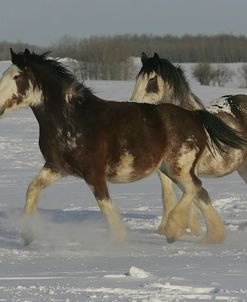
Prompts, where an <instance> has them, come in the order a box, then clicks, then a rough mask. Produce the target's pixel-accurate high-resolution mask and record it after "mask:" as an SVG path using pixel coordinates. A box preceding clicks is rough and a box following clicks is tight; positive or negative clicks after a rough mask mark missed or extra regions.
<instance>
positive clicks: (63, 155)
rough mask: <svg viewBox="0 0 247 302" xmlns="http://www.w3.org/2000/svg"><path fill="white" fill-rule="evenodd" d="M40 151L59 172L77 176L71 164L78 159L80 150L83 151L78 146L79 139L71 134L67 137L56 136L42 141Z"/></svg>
mask: <svg viewBox="0 0 247 302" xmlns="http://www.w3.org/2000/svg"><path fill="white" fill-rule="evenodd" d="M40 149H41V152H42V154H43V156H44V158H45V160H46V161H47V162H49V163H51V164H52V165H53V166H56V167H57V168H58V169H59V170H62V171H65V172H66V173H68V174H75V172H74V171H73V170H74V169H73V167H72V166H73V165H72V164H71V162H75V161H76V160H77V158H78V150H80V153H81V152H82V151H83V148H82V147H81V146H78V142H77V137H76V136H73V135H72V134H71V133H70V132H68V133H67V135H65V136H62V135H54V136H51V137H46V138H45V139H42V138H41V139H40Z"/></svg>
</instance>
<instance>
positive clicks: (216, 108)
mask: <svg viewBox="0 0 247 302" xmlns="http://www.w3.org/2000/svg"><path fill="white" fill-rule="evenodd" d="M207 110H208V111H209V112H211V113H214V114H217V113H220V112H225V113H228V114H231V115H232V116H234V114H233V113H232V111H231V106H230V105H229V102H228V101H227V98H224V97H221V98H219V99H217V100H215V101H214V102H213V103H211V104H210V105H209V106H207ZM234 117H235V116H234Z"/></svg>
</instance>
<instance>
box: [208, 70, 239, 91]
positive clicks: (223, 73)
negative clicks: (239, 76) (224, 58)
mask: <svg viewBox="0 0 247 302" xmlns="http://www.w3.org/2000/svg"><path fill="white" fill-rule="evenodd" d="M233 75H234V71H232V70H231V69H230V68H228V67H227V66H225V65H218V66H216V67H215V68H214V69H213V71H212V79H211V80H212V82H213V85H214V86H215V84H218V85H219V86H220V87H223V86H225V84H226V83H227V82H229V81H231V80H232V77H233Z"/></svg>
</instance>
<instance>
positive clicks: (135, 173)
mask: <svg viewBox="0 0 247 302" xmlns="http://www.w3.org/2000/svg"><path fill="white" fill-rule="evenodd" d="M158 166H159V162H157V161H150V162H145V163H144V162H143V164H141V165H140V164H139V163H137V162H136V160H135V158H134V157H133V155H131V154H130V153H128V152H127V153H125V154H124V155H122V156H121V158H120V160H119V161H118V162H117V164H110V165H109V167H108V168H107V173H106V174H107V179H108V181H110V182H112V183H128V182H133V181H137V180H140V179H142V178H144V177H146V176H147V175H149V174H151V173H153V172H154V171H155V170H156V169H157V167H158Z"/></svg>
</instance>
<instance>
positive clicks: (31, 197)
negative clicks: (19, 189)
mask: <svg viewBox="0 0 247 302" xmlns="http://www.w3.org/2000/svg"><path fill="white" fill-rule="evenodd" d="M61 177H62V175H61V174H60V173H59V172H58V171H55V170H54V169H52V168H51V167H49V166H48V165H47V164H46V165H44V167H43V168H42V169H41V170H40V172H39V174H38V175H37V176H36V177H35V178H34V179H33V180H32V182H31V183H30V184H29V186H28V189H27V194H26V205H25V217H24V224H23V228H22V238H23V241H24V244H25V245H28V244H29V243H31V242H32V241H33V231H32V227H31V220H32V219H31V217H32V215H33V214H34V213H35V212H36V211H37V207H38V203H39V200H40V196H41V193H42V191H43V190H44V189H45V188H46V187H48V186H50V185H51V184H53V183H54V182H55V181H56V180H58V179H60V178H61Z"/></svg>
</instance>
